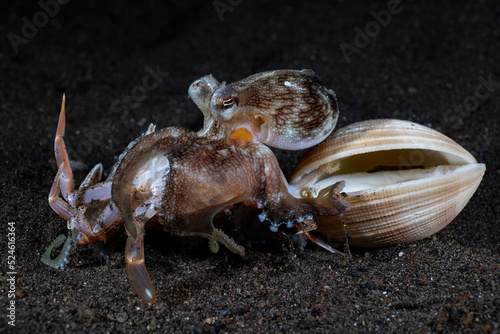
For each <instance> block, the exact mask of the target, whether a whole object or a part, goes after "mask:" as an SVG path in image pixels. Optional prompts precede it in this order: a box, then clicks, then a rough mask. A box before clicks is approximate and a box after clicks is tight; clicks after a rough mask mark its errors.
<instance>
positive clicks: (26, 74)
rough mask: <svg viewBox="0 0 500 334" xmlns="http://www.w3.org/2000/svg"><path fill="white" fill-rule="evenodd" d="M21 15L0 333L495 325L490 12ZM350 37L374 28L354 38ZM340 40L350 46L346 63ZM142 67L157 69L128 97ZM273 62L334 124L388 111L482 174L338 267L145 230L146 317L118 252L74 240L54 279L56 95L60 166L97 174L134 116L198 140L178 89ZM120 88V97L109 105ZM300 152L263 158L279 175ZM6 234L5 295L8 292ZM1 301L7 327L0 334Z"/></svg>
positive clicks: (147, 5) (124, 6) (22, 10)
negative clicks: (451, 204)
mask: <svg viewBox="0 0 500 334" xmlns="http://www.w3.org/2000/svg"><path fill="white" fill-rule="evenodd" d="M47 2H48V1H47ZM240 2H241V3H240ZM25 3H27V2H20V1H19V2H14V3H13V4H11V5H8V6H6V5H4V4H3V5H1V7H2V8H1V10H0V22H1V24H0V36H1V37H2V42H1V44H0V67H1V72H0V73H1V77H0V110H1V111H0V124H1V126H0V171H1V172H0V201H1V206H0V224H1V225H0V251H1V257H0V258H1V263H2V271H1V274H0V275H1V276H0V281H1V282H2V293H1V295H0V300H1V303H0V305H1V309H0V315H1V317H0V332H3V330H5V329H7V330H8V331H10V332H20V333H21V332H22V333H42V332H43V333H59V332H74V331H79V330H86V331H87V330H88V331H90V332H96V333H98V332H108V331H109V332H147V331H158V332H163V331H165V332H170V331H172V332H193V333H201V332H307V331H311V332H326V331H330V332H350V333H357V332H359V333H366V332H370V333H373V332H381V333H387V332H396V333H398V332H399V333H402V332H411V333H426V332H481V331H485V332H497V333H498V332H499V331H500V321H499V319H500V298H499V289H500V277H499V276H500V273H499V270H500V254H499V251H500V245H499V241H498V239H499V236H500V229H499V226H500V225H499V221H500V201H499V196H498V195H499V185H500V158H499V153H498V152H499V150H500V141H499V140H498V138H499V137H500V117H499V105H500V103H499V102H500V83H499V82H500V65H499V63H500V58H499V51H500V28H499V26H500V5H499V4H498V3H497V2H496V1H478V2H469V3H468V4H461V3H459V4H457V2H452V1H445V2H440V4H439V5H434V6H433V5H431V4H422V3H420V2H418V3H417V2H415V1H411V2H410V1H403V2H402V3H401V4H400V5H399V6H397V7H396V8H394V9H393V14H391V16H390V19H389V18H388V17H387V16H385V18H384V17H383V18H382V19H381V20H382V21H381V22H382V24H383V25H384V26H381V24H380V23H377V21H376V20H375V18H374V16H373V15H372V14H371V13H370V11H371V10H374V11H375V12H376V13H379V12H380V11H382V10H387V9H388V4H387V3H386V2H384V1H379V2H356V3H350V2H342V1H322V2H318V3H314V4H311V3H308V2H306V1H259V2H257V1H245V0H243V1H232V2H230V1H226V0H221V1H220V3H232V4H233V5H235V6H233V7H231V10H228V11H226V12H224V13H223V14H222V18H223V21H222V20H221V18H220V17H219V15H218V13H217V11H216V9H215V8H214V6H213V3H212V2H211V1H197V2H195V1H191V2H186V3H185V4H183V3H182V2H181V1H171V2H170V3H169V4H163V3H160V2H159V1H143V2H142V3H140V4H134V3H133V2H131V1H121V2H119V3H118V4H111V3H110V4H99V3H100V2H99V1H90V2H86V3H89V4H87V5H84V4H82V3H77V2H76V1H72V2H69V3H68V4H64V5H60V6H59V8H58V10H57V13H56V10H55V8H54V7H50V8H48V10H49V11H52V13H50V14H54V15H53V16H54V17H53V18H51V19H50V20H49V21H48V23H45V22H44V18H47V17H48V16H47V15H45V16H44V14H43V13H44V9H43V7H42V6H41V5H40V4H37V3H36V2H35V1H32V2H31V4H30V5H28V4H25ZM34 16H35V17H34ZM23 17H25V18H26V19H24V20H23ZM34 18H35V20H36V21H35V22H36V23H37V24H38V25H39V26H40V27H39V28H37V30H38V31H37V32H36V34H35V32H34V31H29V29H27V28H25V31H24V33H25V36H26V37H23V31H22V28H23V26H24V25H27V24H28V23H26V22H33V19H34ZM384 19H385V21H383V20H384ZM367 24H368V25H367ZM365 26H366V27H367V28H369V29H373V30H372V35H376V36H375V37H374V38H370V39H371V40H372V41H371V42H370V43H369V44H368V41H364V40H362V38H361V39H359V37H358V39H359V40H357V42H358V43H357V44H355V39H356V35H357V34H359V30H361V31H365ZM356 27H357V28H356ZM377 27H378V29H377ZM355 28H356V29H355ZM9 33H10V34H9ZM13 34H16V35H17V37H16V36H14V35H13ZM30 34H31V35H30ZM9 37H10V40H14V39H15V38H17V39H15V41H14V44H13V43H11V41H10V40H9ZM28 37H29V38H28ZM20 38H25V39H24V40H22V42H21V39H20ZM24 42H26V43H24ZM343 42H344V43H346V44H349V45H351V46H353V47H354V46H356V45H357V47H358V48H359V53H356V52H354V53H352V54H351V55H350V62H347V60H346V58H345V57H344V55H343V53H342V50H341V48H340V47H339V45H340V44H341V43H343ZM365 42H366V43H365ZM18 43H20V44H18ZM346 44H342V45H343V46H344V47H347V46H346ZM365 44H366V45H365ZM13 45H17V46H16V47H17V49H18V52H17V53H16V52H15V47H13ZM147 68H150V69H153V70H154V69H158V70H159V71H160V72H165V73H168V76H166V75H165V76H163V75H162V76H159V77H158V78H157V79H158V81H161V82H159V84H158V85H157V87H155V88H151V89H150V90H145V89H141V88H140V87H144V84H143V79H144V78H145V77H146V76H147V75H148V69H147ZM277 68H294V69H302V68H311V69H314V70H315V71H316V73H317V75H318V76H319V77H320V79H321V80H322V81H323V83H324V84H325V86H327V87H329V88H332V89H334V90H335V92H336V94H337V96H338V99H339V101H340V106H341V117H340V119H339V124H338V127H341V126H344V125H346V124H350V123H353V122H356V121H360V120H365V119H374V118H398V119H406V120H411V121H414V122H417V123H420V124H424V125H427V126H431V127H432V128H434V129H437V130H439V131H441V132H443V133H445V134H446V135H448V136H450V137H452V138H453V139H454V140H456V141H457V142H458V143H460V144H461V145H463V146H464V147H465V148H466V149H468V150H469V151H470V152H471V153H472V154H473V155H474V156H475V157H476V158H477V160H478V161H480V162H484V163H486V166H487V170H486V174H485V176H484V179H483V182H482V184H481V185H480V187H479V189H478V190H477V193H476V194H475V195H474V197H473V198H472V199H471V201H470V202H469V204H468V205H467V207H466V208H465V209H464V210H463V212H462V213H461V214H460V215H459V216H458V217H457V218H456V219H455V220H454V221H453V222H452V223H451V224H450V225H449V226H448V227H446V228H445V229H444V230H442V231H441V232H439V233H437V234H436V235H434V236H432V237H430V238H427V239H425V240H421V241H418V242H414V243H411V244H403V245H399V246H396V247H391V248H387V249H380V250H368V251H367V250H362V249H352V257H350V258H343V257H341V256H336V255H332V254H329V253H327V252H325V251H322V250H320V249H316V248H315V247H311V246H308V247H306V249H305V250H300V249H299V248H298V247H296V246H293V245H291V244H290V242H289V241H287V240H288V237H287V236H286V235H284V234H281V233H278V234H276V235H275V236H276V237H277V238H275V239H271V240H268V242H267V243H263V242H253V243H252V247H247V255H246V256H245V257H244V258H240V257H238V256H237V255H234V254H232V253H230V252H229V251H227V250H226V249H222V250H221V251H220V252H219V253H218V254H211V253H210V252H209V250H208V247H207V243H206V241H205V240H197V239H196V240H192V239H190V238H180V237H172V236H169V235H168V234H165V233H159V232H155V233H153V232H150V233H149V234H148V236H147V246H146V260H147V266H148V268H149V271H150V273H151V277H152V280H153V283H154V285H155V287H156V289H157V293H158V300H157V302H156V303H155V304H153V305H147V304H144V303H143V302H142V301H141V300H139V299H138V298H137V296H136V295H135V293H134V291H133V290H132V288H131V286H130V284H129V282H128V280H127V275H126V269H125V264H124V260H123V244H122V243H123V240H118V241H116V244H117V246H116V247H107V248H108V250H106V251H104V250H98V251H94V250H93V249H90V248H88V247H86V246H82V247H79V248H76V249H75V250H74V251H73V253H72V257H71V261H70V263H69V265H68V267H67V268H66V269H65V270H64V271H58V270H54V269H52V268H50V267H48V266H46V265H44V264H43V263H42V262H41V261H40V256H41V254H42V253H43V252H44V250H45V249H46V247H47V246H48V245H49V244H50V242H51V241H52V240H53V239H54V238H55V237H56V236H58V235H59V234H62V233H66V224H65V222H64V221H63V220H62V219H61V218H59V217H58V216H57V215H56V214H55V213H54V212H53V211H52V210H51V209H50V207H49V205H48V204H47V195H48V193H49V189H50V187H51V184H52V181H53V179H54V176H55V173H56V170H55V161H54V154H53V139H54V133H55V129H56V125H57V118H58V114H59V108H60V101H61V97H62V94H63V92H65V93H66V96H67V110H68V114H67V131H66V143H67V145H68V147H69V149H70V156H71V158H72V159H73V160H76V161H80V162H84V163H85V164H87V165H86V166H85V168H83V170H81V171H79V172H77V173H76V178H77V180H78V182H80V181H81V180H82V178H83V177H84V175H85V173H86V172H87V171H88V170H89V169H90V168H91V167H92V166H93V165H95V164H96V163H98V162H102V163H103V164H104V167H105V169H106V170H109V169H110V168H111V166H112V164H113V162H114V161H115V159H116V157H117V155H119V154H120V152H121V151H122V150H123V149H124V148H125V146H126V145H127V144H128V142H130V141H131V140H132V139H134V138H135V137H136V136H137V135H138V134H139V133H141V132H142V131H144V130H145V129H146V127H147V125H148V124H149V123H150V122H154V123H155V124H157V125H158V126H159V127H168V126H181V127H186V128H189V129H192V130H198V129H199V128H200V127H201V122H202V116H201V113H200V112H199V111H198V110H197V108H196V106H195V105H194V103H192V101H190V100H189V99H188V97H187V88H188V86H189V84H190V83H191V82H192V81H193V80H195V79H197V78H198V77H201V76H203V75H206V74H209V73H212V74H214V76H215V77H216V78H218V79H219V80H226V81H228V82H231V81H235V80H239V79H241V78H244V77H246V76H248V75H250V74H253V73H256V72H260V71H264V70H270V69H277ZM484 80H486V81H490V82H492V83H490V84H488V85H486V86H485V85H484V83H483V82H484ZM148 83H149V84H152V81H151V82H148ZM478 85H480V86H481V85H482V88H480V89H479V90H478V91H477V92H476V89H477V87H478ZM131 93H134V94H133V95H134V97H135V99H134V98H133V99H131V100H130V101H129V102H126V101H127V96H129V97H130V95H131ZM141 93H146V95H140V94H141ZM127 103H128V104H127ZM460 108H461V109H460ZM450 109H451V110H450ZM448 110H450V111H448ZM301 154H302V152H292V153H290V152H278V153H277V155H278V158H279V160H280V163H281V165H282V168H283V170H284V172H285V174H286V175H290V173H291V171H292V170H293V167H294V165H295V164H296V162H297V160H298V158H299V157H300V156H301ZM9 222H12V223H14V225H15V256H16V264H15V268H14V270H15V271H17V275H16V276H15V278H16V281H15V289H16V297H15V299H10V298H8V290H9V285H8V284H7V283H8V282H7V279H8V278H9V277H10V275H8V274H7V271H8V267H7V266H8V255H9V254H8V253H7V232H8V227H9V225H8V223H9ZM109 248H114V249H116V250H114V251H112V250H109ZM10 300H15V327H12V326H10V325H8V321H10V320H9V319H8V318H7V315H8V312H9V311H8V310H7V305H8V303H9V302H10Z"/></svg>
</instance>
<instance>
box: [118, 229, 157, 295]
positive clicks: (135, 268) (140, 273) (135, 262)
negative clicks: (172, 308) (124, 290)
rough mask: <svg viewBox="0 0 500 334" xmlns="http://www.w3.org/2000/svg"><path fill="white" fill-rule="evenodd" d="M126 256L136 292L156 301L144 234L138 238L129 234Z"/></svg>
mask: <svg viewBox="0 0 500 334" xmlns="http://www.w3.org/2000/svg"><path fill="white" fill-rule="evenodd" d="M143 228H144V227H143ZM125 258H126V260H127V272H128V277H129V279H130V283H132V286H133V287H134V290H135V292H136V293H137V294H138V295H139V296H140V297H141V298H142V299H143V300H145V301H146V302H148V303H152V302H154V301H155V299H156V294H155V289H154V287H153V283H152V282H151V278H149V273H148V270H147V269H146V265H145V264H144V234H142V235H141V236H139V237H138V238H134V237H132V236H131V235H129V237H128V240H127V247H126V251H125Z"/></svg>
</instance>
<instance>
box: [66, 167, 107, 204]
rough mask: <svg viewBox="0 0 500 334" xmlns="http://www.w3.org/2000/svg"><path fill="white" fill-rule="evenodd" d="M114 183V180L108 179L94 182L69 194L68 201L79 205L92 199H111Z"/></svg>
mask: <svg viewBox="0 0 500 334" xmlns="http://www.w3.org/2000/svg"><path fill="white" fill-rule="evenodd" d="M96 167H97V166H96ZM94 168H95V167H94ZM112 183H113V182H112V181H106V182H101V183H96V184H92V185H90V186H88V187H86V188H83V189H79V190H75V191H74V192H73V193H71V194H68V202H69V203H70V204H71V205H73V206H77V207H78V206H81V205H83V204H86V203H90V202H92V201H106V200H109V199H110V198H111V185H112ZM80 188H82V187H80Z"/></svg>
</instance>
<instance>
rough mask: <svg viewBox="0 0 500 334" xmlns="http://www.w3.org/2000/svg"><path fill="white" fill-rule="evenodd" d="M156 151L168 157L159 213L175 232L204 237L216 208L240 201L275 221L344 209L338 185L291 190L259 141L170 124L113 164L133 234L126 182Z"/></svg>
mask: <svg viewBox="0 0 500 334" xmlns="http://www.w3.org/2000/svg"><path fill="white" fill-rule="evenodd" d="M156 155H164V156H166V157H167V158H168V159H169V161H170V166H171V168H170V172H169V173H168V174H167V175H166V176H165V178H166V186H165V188H164V191H163V199H162V201H161V204H160V207H159V208H158V218H159V219H160V220H161V223H162V224H163V225H164V226H165V227H166V229H167V230H168V231H170V232H172V233H174V234H178V235H200V236H204V237H209V236H210V235H211V234H212V232H213V226H212V218H213V217H214V216H215V214H216V213H217V212H219V211H220V210H222V209H224V208H226V207H229V206H231V205H233V204H236V203H240V202H254V203H256V204H257V205H258V206H263V208H264V212H265V213H266V216H267V219H268V220H270V221H271V223H276V224H280V223H283V222H288V221H293V220H297V219H302V218H304V217H306V216H314V215H337V214H339V213H341V212H343V211H344V210H345V209H346V207H345V202H343V200H342V199H341V196H340V195H339V194H338V191H339V189H333V190H332V191H330V193H329V194H326V195H325V196H323V197H321V198H313V199H302V198H296V197H294V196H292V195H291V194H290V193H289V192H288V189H287V182H286V180H285V179H284V177H283V174H282V172H281V170H280V168H279V165H278V162H277V160H276V158H275V156H274V154H273V153H272V151H271V150H270V149H269V148H267V147H266V146H264V145H262V144H260V143H256V142H252V141H250V142H245V143H244V142H242V141H240V140H232V139H226V140H210V139H207V138H203V137H199V136H197V135H196V133H194V132H191V131H189V130H186V129H182V128H173V127H171V128H166V129H162V130H159V131H157V132H154V133H152V134H150V135H148V136H146V137H144V138H143V139H142V140H141V141H139V142H138V143H137V144H136V145H135V146H134V147H133V148H132V149H131V150H130V151H129V152H128V153H127V154H126V156H125V157H124V158H123V160H122V161H121V163H120V165H119V166H118V168H117V170H116V173H115V176H114V182H113V186H112V201H114V202H115V203H116V205H117V206H118V208H119V209H120V212H121V213H122V218H123V220H124V222H125V225H126V227H127V230H128V231H129V233H131V235H132V236H133V237H138V236H139V234H141V233H143V231H140V230H138V229H137V226H136V225H135V224H134V218H133V217H132V212H133V209H134V208H133V204H132V202H133V201H132V197H133V193H132V191H131V189H132V187H131V184H132V181H133V179H134V177H135V176H136V173H137V171H138V170H139V168H140V167H141V166H142V165H143V164H144V163H146V162H147V161H149V160H150V159H152V158H153V157H154V156H156ZM136 220H137V218H136Z"/></svg>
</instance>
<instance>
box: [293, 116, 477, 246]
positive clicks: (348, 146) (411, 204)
mask: <svg viewBox="0 0 500 334" xmlns="http://www.w3.org/2000/svg"><path fill="white" fill-rule="evenodd" d="M485 169H486V167H485V165H484V164H481V163H477V161H476V159H475V158H474V157H473V156H472V155H471V154H470V153H469V152H468V151H467V150H465V149H464V148H463V147H461V146H460V145H458V144H457V143H455V142H454V141H453V140H451V139H450V138H448V137H446V136H445V135H443V134H442V133H440V132H438V131H436V130H433V129H430V128H428V127H425V126H422V125H419V124H416V123H413V122H408V121H402V120H394V119H381V120H369V121H363V122H358V123H354V124H352V125H349V126H346V127H344V128H342V129H339V130H337V131H335V132H334V133H332V135H331V136H330V137H329V138H327V139H326V140H325V141H324V142H322V143H321V144H319V145H317V146H315V147H313V148H311V149H310V150H309V151H308V152H307V153H306V154H305V156H304V157H303V158H302V160H301V161H300V162H299V164H298V165H297V167H296V169H295V171H294V173H293V175H292V177H291V182H293V183H292V185H293V186H294V189H295V191H296V192H297V194H296V195H297V196H301V197H308V196H312V197H316V196H318V195H321V194H320V192H321V190H322V189H326V188H328V187H329V186H331V185H333V184H335V183H336V182H338V181H340V180H345V184H346V185H345V188H344V190H343V191H344V192H345V194H346V195H347V198H346V200H347V201H348V202H349V205H350V209H349V210H347V211H346V212H345V213H344V215H343V221H342V219H341V217H339V216H322V217H319V216H317V217H314V221H315V223H316V224H317V231H318V232H319V233H321V234H322V235H324V236H326V237H328V238H330V239H332V240H335V241H339V242H342V241H344V240H345V238H346V235H348V236H350V238H351V239H350V241H349V244H350V245H353V246H359V247H366V248H376V247H385V246H390V245H394V244H397V243H402V242H412V241H415V240H419V239H423V238H425V237H428V236H430V235H432V234H434V233H436V232H438V231H439V230H441V229H443V228H444V227H445V226H446V225H448V224H449V223H450V222H451V221H452V220H453V219H454V218H455V217H456V216H457V215H458V214H459V213H460V211H461V210H462V209H463V208H464V207H465V205H466V204H467V202H468V201H469V199H470V198H471V197H472V195H473V194H474V192H475V191H476V189H477V187H478V186H479V183H480V182H481V179H482V177H483V174H484V172H485Z"/></svg>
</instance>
